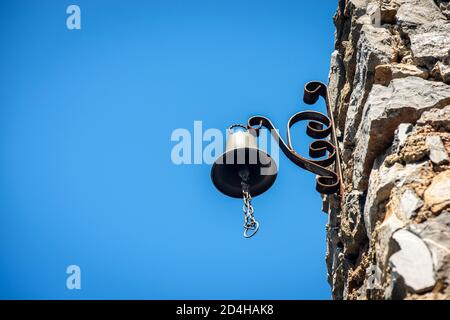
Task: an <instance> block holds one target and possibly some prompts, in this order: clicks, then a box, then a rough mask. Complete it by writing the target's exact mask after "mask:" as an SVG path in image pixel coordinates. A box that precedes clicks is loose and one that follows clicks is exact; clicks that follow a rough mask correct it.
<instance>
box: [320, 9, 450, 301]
mask: <svg viewBox="0 0 450 320" xmlns="http://www.w3.org/2000/svg"><path fill="white" fill-rule="evenodd" d="M334 22H335V25H336V42H335V50H334V52H333V54H332V58H331V70H330V75H329V89H330V100H331V105H332V109H333V112H334V117H335V119H336V127H337V135H338V140H339V148H340V151H341V154H342V162H343V180H344V186H345V192H344V197H343V199H341V200H339V199H337V198H336V197H334V196H331V197H326V198H325V201H324V204H325V209H326V210H328V212H329V222H328V225H327V256H326V261H327V267H328V280H329V283H330V285H331V288H332V295H333V298H334V299H450V163H449V152H450V54H449V53H450V2H449V0H381V1H380V0H339V4H338V9H337V12H336V15H335V17H334ZM339 202H341V204H342V205H339ZM327 208H328V209H327Z"/></svg>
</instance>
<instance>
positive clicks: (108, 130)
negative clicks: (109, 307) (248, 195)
mask: <svg viewBox="0 0 450 320" xmlns="http://www.w3.org/2000/svg"><path fill="white" fill-rule="evenodd" d="M69 4H77V5H79V6H80V7H81V11H82V17H81V18H82V29H81V30H73V31H69V30H68V29H67V28H66V17H67V14H66V8H67V6H68V5H69ZM336 6H337V1H322V2H320V4H319V3H318V2H317V1H298V0H296V1H261V0H257V1H256V0H255V1H235V0H227V1H196V0H192V1H124V0H122V1H111V0H108V1H106V0H105V1H100V0H95V1H93V0H89V1H87V0H80V1H75V0H74V1H70V2H69V1H53V0H52V1H49V0H47V1H42V0H40V1H37V0H36V1H12V0H10V1H1V3H0V39H1V48H2V49H1V50H0V70H1V71H0V252H1V254H0V298H26V299H46V298H56V299H78V298H83V299H95V298H113V299H116V298H117V299H122V298H124V299H329V298H330V289H329V286H328V284H327V282H326V266H325V251H326V248H325V225H326V221H327V216H326V214H324V213H322V212H321V199H320V195H319V194H318V193H317V192H316V191H315V190H314V186H315V184H314V175H313V174H312V173H309V172H306V171H304V170H301V169H300V168H297V167H296V166H295V165H293V164H292V163H290V162H289V161H288V160H287V159H286V158H285V157H284V156H281V157H280V159H281V162H280V172H279V175H278V178H277V181H276V183H275V185H274V186H273V187H272V188H271V189H270V190H269V191H268V192H267V193H265V194H263V195H261V196H259V197H256V198H255V199H254V202H253V204H254V207H255V215H256V218H257V219H258V220H259V221H260V223H261V229H260V231H259V232H258V234H257V235H256V236H255V237H253V238H251V239H249V240H247V239H244V238H243V237H242V223H243V215H242V211H241V207H242V203H241V201H239V199H232V198H228V197H225V196H223V195H222V194H220V193H219V192H217V191H216V190H215V188H214V186H213V185H212V183H211V181H210V169H211V168H210V166H209V165H205V164H204V165H190V166H189V165H181V166H175V165H174V164H173V163H172V161H171V158H170V152H171V149H172V147H173V146H174V145H175V143H174V142H171V140H170V136H171V133H172V131H173V130H174V129H176V128H187V129H190V130H192V127H193V122H194V121H195V120H202V121H203V127H204V129H207V128H219V129H225V128H226V127H227V126H229V125H230V124H233V123H239V122H242V123H244V122H245V121H246V119H247V118H248V117H249V116H251V115H254V114H262V115H265V116H268V117H270V118H271V119H272V120H273V121H274V123H275V124H276V126H277V127H279V128H280V130H281V133H282V135H283V136H284V134H285V125H286V122H287V119H288V118H289V117H290V116H291V115H292V114H293V113H295V112H297V111H300V110H304V109H305V108H306V107H305V106H304V105H303V104H302V102H301V95H302V88H303V85H304V84H305V83H306V82H307V81H309V80H321V81H327V75H328V70H329V60H330V54H331V52H332V49H333V37H334V27H333V24H332V16H333V14H334V11H335V9H336ZM319 108H323V105H319ZM322 110H323V109H322ZM303 129H304V127H302V126H301V125H300V126H298V127H295V128H294V129H293V139H294V145H295V147H297V149H298V150H303V151H304V154H306V151H307V145H308V143H309V141H308V139H306V138H305V134H304V132H303ZM71 264H76V265H79V266H80V268H81V271H82V278H81V283H82V289H81V290H79V291H77V290H67V289H66V277H67V275H66V267H67V266H68V265H71Z"/></svg>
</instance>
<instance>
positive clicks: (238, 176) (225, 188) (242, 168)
mask: <svg viewBox="0 0 450 320" xmlns="http://www.w3.org/2000/svg"><path fill="white" fill-rule="evenodd" d="M237 127H239V128H241V130H236V129H237ZM227 133H228V134H227V146H226V151H225V153H224V154H222V155H221V156H220V157H219V158H218V159H217V160H216V161H215V163H214V165H213V167H212V170H211V179H212V181H213V183H214V185H215V186H216V188H217V189H218V190H219V191H220V192H222V193H224V194H226V195H228V196H230V197H234V198H242V192H243V186H244V184H245V186H246V187H247V188H248V189H249V190H248V191H249V193H250V194H251V195H252V196H257V195H260V194H262V193H263V192H265V191H266V190H268V189H269V188H270V187H271V186H272V184H273V183H274V182H275V179H276V177H277V165H276V163H275V161H274V160H273V159H272V158H271V157H270V155H268V154H267V153H266V152H264V151H263V150H261V149H258V145H257V142H256V131H255V130H254V129H248V128H246V127H244V126H241V125H238V126H232V127H230V128H229V129H228V130H227Z"/></svg>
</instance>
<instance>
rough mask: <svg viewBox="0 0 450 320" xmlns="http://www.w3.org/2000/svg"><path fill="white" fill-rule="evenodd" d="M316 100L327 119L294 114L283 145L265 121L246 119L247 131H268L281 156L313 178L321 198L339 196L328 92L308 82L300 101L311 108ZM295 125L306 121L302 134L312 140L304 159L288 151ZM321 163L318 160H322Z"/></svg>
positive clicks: (310, 113) (339, 179)
mask: <svg viewBox="0 0 450 320" xmlns="http://www.w3.org/2000/svg"><path fill="white" fill-rule="evenodd" d="M319 97H322V98H323V99H324V100H325V104H326V108H327V113H328V116H326V115H324V114H323V113H320V112H317V111H311V110H307V111H301V112H298V113H296V114H294V115H293V116H292V117H291V118H290V119H289V121H288V123H287V130H286V142H285V141H284V140H283V139H282V138H281V137H280V135H279V133H278V130H276V129H275V126H274V125H273V123H272V122H271V121H270V120H269V119H268V118H266V117H263V116H253V117H251V118H250V119H248V123H247V125H248V129H254V130H256V133H257V134H259V130H260V129H261V128H262V127H265V128H266V129H269V131H270V132H271V134H272V136H273V137H274V139H275V141H276V142H277V143H278V145H279V147H280V149H281V150H282V151H283V153H284V154H285V155H286V156H287V157H288V158H289V160H291V161H292V162H293V163H295V164H296V165H297V166H299V167H301V168H303V169H306V170H308V171H310V172H313V173H315V174H317V177H316V189H317V191H318V192H320V193H323V194H334V193H338V194H339V195H340V196H342V192H343V187H342V169H341V168H342V167H341V159H340V156H339V152H338V151H339V149H338V141H337V137H336V131H335V125H334V121H333V112H332V110H331V105H330V100H329V94H328V88H327V86H326V85H325V84H323V83H322V82H318V81H312V82H309V83H307V84H306V85H305V88H304V95H303V101H304V102H305V103H306V104H308V105H313V104H315V103H316V102H317V101H318V99H319ZM299 121H309V122H308V124H307V127H306V134H307V135H308V136H310V137H311V138H313V139H315V140H314V141H313V142H312V143H311V144H310V146H309V156H310V157H311V159H307V158H304V157H302V156H301V155H300V154H298V153H297V152H296V151H295V149H294V148H293V147H292V143H291V127H292V126H293V125H294V124H296V123H297V122H299ZM325 156H326V158H323V159H319V158H322V157H325Z"/></svg>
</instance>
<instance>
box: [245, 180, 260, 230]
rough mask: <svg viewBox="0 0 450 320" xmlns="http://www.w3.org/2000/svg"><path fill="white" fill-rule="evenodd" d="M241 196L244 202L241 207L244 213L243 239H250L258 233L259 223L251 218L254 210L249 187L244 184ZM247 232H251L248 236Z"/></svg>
mask: <svg viewBox="0 0 450 320" xmlns="http://www.w3.org/2000/svg"><path fill="white" fill-rule="evenodd" d="M242 194H243V200H244V205H243V206H242V210H243V211H244V229H245V230H244V237H245V238H251V237H253V236H254V235H255V233H256V232H257V231H258V229H259V222H258V221H256V219H255V217H254V216H253V213H254V211H255V210H254V209H253V206H252V196H251V195H250V192H249V186H248V184H247V183H245V182H242ZM249 231H251V233H250V234H248V232H249Z"/></svg>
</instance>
